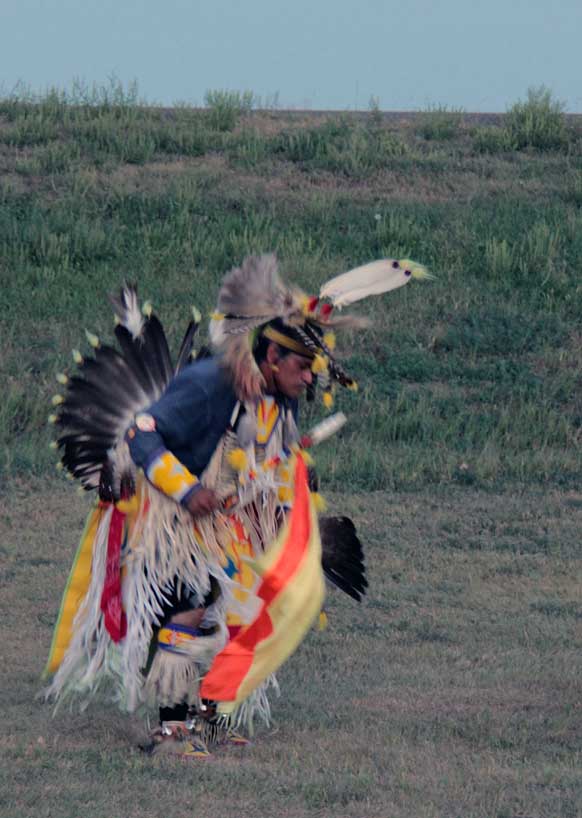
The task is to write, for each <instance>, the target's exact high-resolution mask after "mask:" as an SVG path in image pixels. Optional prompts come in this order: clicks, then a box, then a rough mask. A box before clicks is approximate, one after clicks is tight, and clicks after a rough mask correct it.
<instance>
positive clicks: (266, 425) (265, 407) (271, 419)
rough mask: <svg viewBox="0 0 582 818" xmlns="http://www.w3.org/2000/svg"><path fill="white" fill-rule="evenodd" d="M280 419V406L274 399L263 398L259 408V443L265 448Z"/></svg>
mask: <svg viewBox="0 0 582 818" xmlns="http://www.w3.org/2000/svg"><path fill="white" fill-rule="evenodd" d="M278 419H279V405H278V403H277V402H276V401H275V398H273V397H266V398H263V399H262V400H261V401H260V403H259V405H258V407H257V443H259V444H260V445H262V446H265V445H266V444H267V443H268V442H269V440H270V437H271V435H272V434H273V430H274V428H275V425H276V423H277V420H278Z"/></svg>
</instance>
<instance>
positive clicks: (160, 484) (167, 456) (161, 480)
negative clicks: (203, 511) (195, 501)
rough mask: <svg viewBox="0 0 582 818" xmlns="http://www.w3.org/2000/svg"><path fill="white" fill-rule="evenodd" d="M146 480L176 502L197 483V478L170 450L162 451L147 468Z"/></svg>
mask: <svg viewBox="0 0 582 818" xmlns="http://www.w3.org/2000/svg"><path fill="white" fill-rule="evenodd" d="M147 476H148V480H149V481H150V482H151V483H153V485H154V486H155V487H156V488H157V489H159V490H160V491H162V492H163V493H164V494H167V495H168V497H171V498H172V499H173V500H176V502H178V503H179V502H180V500H182V498H183V497H185V496H186V494H187V493H188V492H189V491H190V489H191V488H192V486H195V485H196V484H197V483H198V478H197V477H195V476H194V475H193V474H191V473H190V472H189V471H188V469H187V468H186V466H184V465H182V463H180V461H179V460H178V458H177V457H176V456H175V455H173V454H172V452H168V451H166V452H162V454H160V456H159V457H157V458H156V459H155V460H154V461H153V463H151V464H150V465H149V466H148V469H147Z"/></svg>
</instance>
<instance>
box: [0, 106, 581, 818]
mask: <svg viewBox="0 0 582 818" xmlns="http://www.w3.org/2000/svg"><path fill="white" fill-rule="evenodd" d="M324 120H325V118H324ZM220 124H221V123H220V122H217V121H215V122H214V123H212V122H211V121H209V119H208V117H205V115H204V114H203V113H201V112H192V111H189V110H183V111H176V112H155V111H145V110H143V109H139V108H137V107H136V106H134V105H127V104H123V103H122V104H118V105H114V106H107V105H104V106H102V107H101V108H95V107H93V108H90V109H83V108H76V109H72V108H71V107H70V106H64V105H62V104H59V103H58V101H55V100H52V101H51V100H47V101H46V102H45V104H44V105H43V106H41V107H40V108H38V107H35V108H31V107H30V106H26V105H23V104H14V103H7V104H4V106H3V107H2V109H1V117H0V170H1V171H2V173H1V179H2V181H1V182H0V279H1V280H0V297H1V299H2V310H1V311H0V339H1V343H2V356H1V359H0V379H1V381H2V384H3V385H4V387H5V390H4V394H3V401H2V403H1V405H0V467H1V469H2V477H1V480H2V483H0V485H1V489H0V491H1V492H2V496H1V497H0V501H1V502H2V510H1V512H0V557H1V565H2V574H1V579H2V583H3V587H2V595H1V600H2V601H1V605H2V620H1V621H2V626H3V629H4V631H3V644H4V646H5V651H6V661H5V663H4V665H3V668H2V670H1V673H2V683H1V689H2V699H3V703H4V705H5V707H4V710H5V712H6V714H7V715H6V716H5V730H4V735H3V738H2V740H1V741H2V746H3V750H5V751H6V758H7V762H6V763H5V764H4V765H3V769H2V776H3V778H2V793H1V795H2V798H3V804H2V806H1V807H0V813H1V814H5V815H10V816H14V818H19V816H23V818H24V816H29V815H32V814H34V815H39V816H42V815H47V816H48V815H51V816H61V815H62V816H67V817H68V818H69V817H70V816H75V815H83V816H89V818H90V816H99V818H101V816H103V817H104V816H108V818H110V817H111V816H117V815H120V814H129V815H132V816H151V815H161V814H163V815H165V816H167V817H168V818H173V817H174V816H176V818H177V816H183V815H184V814H191V813H195V814H196V815H199V816H202V817H203V816H205V815H209V816H210V815H216V814H221V815H224V816H230V815H235V814H236V815H240V814H253V815H262V814H264V815H272V814H276V815H281V816H283V815H285V816H305V815H309V814H320V815H323V816H327V815H330V814H333V815H336V816H344V815H345V816H348V815H353V816H356V815H357V816H363V815H365V816H387V815H390V816H419V815H422V816H425V815H426V816H445V815H446V816H457V815H458V816H463V818H467V817H468V816H483V818H485V817H486V818H490V816H499V818H501V816H516V815H528V816H540V817H541V816H547V815H550V814H551V815H555V816H562V815H563V816H573V815H576V814H577V810H578V806H577V805H579V803H580V801H581V799H582V792H581V790H580V779H579V775H578V770H579V767H580V758H581V753H582V746H581V745H580V735H581V732H580V709H579V700H580V683H579V678H580V669H581V668H580V658H579V656H580V647H581V644H580V643H581V639H582V635H581V633H580V618H581V617H582V600H581V598H580V590H579V584H578V582H577V577H579V575H580V550H579V536H578V532H579V530H580V523H581V522H582V521H581V520H580V508H581V503H580V500H579V497H578V496H577V495H576V494H575V493H574V492H573V491H572V488H573V487H576V485H577V484H578V481H579V477H580V465H579V456H578V453H577V451H576V445H577V439H578V429H579V425H580V417H581V416H582V413H581V407H580V400H581V395H580V388H579V383H578V358H579V352H580V345H581V343H580V338H581V334H580V330H581V328H580V318H579V316H580V300H581V298H582V292H581V290H580V286H579V284H578V281H577V276H576V271H577V270H578V267H579V264H580V258H581V257H582V239H581V237H582V231H581V230H580V227H581V226H582V216H581V215H580V205H581V204H582V160H581V158H580V154H579V149H578V146H579V137H578V136H577V135H574V136H572V138H571V140H570V145H569V148H568V150H560V151H553V152H546V153H536V152H527V151H525V152H523V151H522V152H516V151H511V150H509V151H506V152H504V151H503V150H502V148H503V144H502V140H500V139H499V133H498V131H495V132H493V131H491V132H486V133H484V132H482V131H479V132H477V133H474V132H473V131H472V129H471V126H470V125H462V124H461V125H460V126H459V123H458V122H456V123H454V124H453V127H452V129H450V128H449V130H448V131H447V129H446V128H443V127H441V125H442V122H441V123H440V124H439V121H438V118H437V119H435V118H434V117H433V119H432V120H431V121H429V122H428V123H427V122H424V123H421V125H422V127H419V124H418V123H415V122H414V121H410V122H402V123H395V122H393V121H388V122H386V123H382V122H380V121H379V118H378V117H375V116H374V115H371V116H370V117H369V118H368V119H367V120H365V121H363V122H359V123H355V122H353V121H350V120H345V119H344V120H342V119H339V120H338V118H337V117H334V118H333V119H332V121H330V122H329V123H327V124H325V122H324V123H323V127H322V128H321V127H319V126H321V125H322V122H321V120H318V122H317V123H314V122H310V121H309V120H306V121H297V117H292V118H291V117H289V118H287V117H286V116H285V115H283V114H277V115H269V114H262V115H259V114H253V115H251V116H250V117H249V118H247V119H246V120H244V121H243V122H242V123H241V124H240V125H239V126H238V127H237V128H236V129H235V130H234V131H226V132H224V131H219V130H216V126H217V125H220ZM445 124H446V123H445ZM316 125H317V126H318V127H316ZM211 126H212V127H211ZM419 131H420V132H421V134H423V135H419V133H418V132H419ZM427 137H428V138H427ZM484 150H489V151H494V152H493V153H485V154H484V153H483V151H484ZM272 249H275V250H276V251H277V252H278V253H279V256H280V259H281V263H282V267H283V270H284V272H285V273H286V274H288V275H292V276H294V277H295V278H296V280H297V281H298V282H299V283H300V284H302V285H304V286H305V287H306V288H308V289H310V290H315V289H316V288H317V285H318V283H319V282H320V281H322V280H324V279H325V278H326V277H327V276H329V275H331V274H333V273H335V272H338V271H341V270H344V269H347V268H349V267H351V266H354V265H356V264H358V263H360V262H364V261H367V260H369V259H371V258H376V257H378V256H380V255H396V256H399V257H402V256H405V255H409V256H412V257H413V258H417V259H418V260H420V261H423V262H425V263H428V264H429V265H430V266H431V267H432V268H433V270H434V271H435V272H436V273H437V275H438V279H437V280H436V282H433V283H431V284H426V285H424V286H420V285H418V286H414V285H411V286H410V287H408V288H406V289H405V290H404V291H401V292H398V293H396V294H393V295H391V296H386V297H385V298H382V299H378V300H377V301H376V302H374V303H370V304H369V305H365V306H364V307H363V308H362V311H364V312H369V313H370V314H371V315H372V317H373V318H374V319H375V321H376V328H375V329H374V331H373V332H371V333H370V334H368V335H367V336H366V340H365V343H364V344H362V340H361V337H358V338H357V339H356V338H344V339H343V341H340V343H341V347H342V349H343V350H345V355H346V359H347V364H348V365H349V367H350V369H351V370H352V371H353V372H354V374H357V376H358V377H359V379H360V383H361V392H360V395H358V396H356V397H354V396H352V395H351V394H350V395H346V396H342V397H341V398H340V405H341V407H342V408H344V409H346V411H347V412H348V414H349V416H350V425H349V427H347V431H346V432H345V434H344V437H343V439H342V441H341V444H340V443H339V442H338V441H336V443H335V444H333V445H329V446H328V448H327V450H325V451H322V453H321V454H320V455H318V460H319V465H320V468H321V470H322V472H323V479H324V485H325V486H327V487H329V486H334V487H335V488H336V489H339V491H340V492H341V494H337V495H335V496H333V495H332V497H331V499H332V503H333V505H334V507H335V508H337V509H338V510H346V511H351V513H352V514H353V516H354V518H355V519H356V522H357V523H358V526H359V528H360V529H361V532H362V535H363V538H364V540H365V541H366V543H367V554H368V562H369V565H370V574H371V588H370V594H369V597H368V600H367V602H366V603H365V604H364V605H363V606H362V607H361V608H356V607H355V606H353V605H351V604H350V602H349V601H345V602H344V600H343V599H341V598H340V597H339V596H337V595H333V596H332V597H331V601H330V619H331V625H330V629H329V630H328V632H327V633H326V634H323V635H317V634H313V635H311V636H310V638H309V639H308V640H307V642H306V643H305V644H304V645H303V646H302V647H301V649H300V651H299V652H298V654H297V656H296V657H294V659H293V660H292V661H291V662H290V663H289V664H288V665H287V666H286V668H285V669H284V671H283V673H282V682H283V686H284V693H285V696H284V698H283V699H282V700H281V701H280V702H279V703H278V704H277V705H276V711H275V712H276V718H277V721H278V732H275V733H274V734H272V735H269V736H265V737H264V738H263V739H262V740H261V741H259V742H257V744H256V745H255V746H254V747H253V748H252V749H251V750H250V751H248V752H247V753H246V755H245V756H244V759H245V760H244V763H241V760H242V759H241V758H240V756H239V755H237V754H236V753H232V752H231V753H230V754H229V753H226V754H224V755H223V756H222V757H220V758H217V759H216V760H214V761H213V762H212V763H211V764H210V765H207V766H205V767H204V769H203V771H202V772H201V771H200V769H199V768H195V769H193V770H191V769H190V768H188V767H184V766H183V765H179V767H177V766H176V764H175V763H174V762H171V761H165V760H159V761H155V762H154V763H152V762H150V761H147V760H144V759H143V758H141V757H140V756H139V755H138V754H137V753H135V752H131V751H128V749H127V748H128V744H130V745H131V744H135V742H136V740H137V734H138V732H139V730H140V726H139V724H137V723H136V722H135V721H131V720H128V719H120V718H117V717H116V716H115V715H114V714H113V713H112V712H109V710H108V709H107V708H106V707H104V706H102V705H96V706H94V707H92V708H91V710H90V711H88V713H87V714H86V715H69V714H68V713H63V714H62V715H61V716H59V717H58V718H57V719H56V720H55V721H51V719H50V713H49V712H48V710H47V709H46V708H44V707H42V706H41V705H39V704H38V703H35V701H34V695H35V693H36V690H37V689H38V675H39V673H40V670H41V667H42V663H43V661H44V655H45V654H46V651H47V650H48V645H49V642H50V633H51V628H52V624H53V622H54V619H55V614H56V611H57V607H58V599H59V596H60V593H61V591H62V588H63V586H64V582H65V574H66V571H67V569H68V566H69V564H70V559H71V554H72V552H73V549H74V545H75V542H76V540H77V537H78V533H79V531H80V529H81V525H82V517H83V513H84V507H82V506H80V505H79V501H78V499H77V498H76V497H75V495H74V492H72V491H71V489H70V488H68V487H67V486H66V485H65V484H63V483H61V481H60V479H57V478H55V477H52V474H53V472H52V457H53V455H52V453H51V452H50V451H49V449H48V446H47V443H48V439H49V434H48V431H47V429H46V414H47V405H48V403H49V400H50V396H51V395H52V394H53V393H54V391H56V384H55V382H54V375H55V373H56V372H58V371H59V370H61V369H63V368H64V367H65V366H68V363H69V361H70V353H69V351H70V349H71V348H73V347H76V346H79V345H80V343H82V342H81V338H82V329H83V328H84V327H87V328H89V329H92V330H97V331H98V332H99V333H100V334H102V335H104V336H107V334H108V333H109V331H110V328H111V315H110V309H109V307H108V306H107V304H106V302H105V299H104V294H105V293H106V292H107V291H109V290H111V289H114V288H115V287H116V286H118V284H119V283H120V281H121V280H123V278H125V277H128V278H130V279H131V278H135V279H137V280H138V282H139V285H140V291H141V293H142V294H143V295H144V297H150V298H151V299H152V300H153V301H154V303H155V305H156V307H157V308H159V311H160V313H161V315H162V317H163V318H164V319H165V320H166V323H167V325H168V327H169V328H170V331H171V334H172V337H173V339H174V340H175V341H177V340H178V337H179V334H180V327H181V326H182V325H183V324H184V323H185V321H186V320H187V313H188V307H189V304H190V303H192V302H195V303H196V304H197V305H198V306H199V307H200V308H201V309H204V310H209V309H210V308H211V307H212V301H213V298H214V297H215V292H216V285H217V282H218V281H219V280H220V277H221V275H222V274H223V273H224V271H225V270H226V269H227V268H228V267H229V266H230V265H231V264H233V263H236V262H237V261H239V260H240V258H241V257H242V256H243V255H244V254H245V253H247V252H255V251H263V250H272ZM85 348H86V346H85ZM6 385H7V388H6ZM334 448H335V451H334ZM5 481H9V484H7V482H5ZM346 484H347V485H348V486H349V487H350V490H349V491H348V492H346V491H345V489H346ZM352 487H356V489H358V491H359V492H361V491H362V490H365V491H368V492H370V490H372V491H371V493H368V494H363V493H358V494H356V495H355V496H351V493H352ZM402 489H415V490H416V493H414V494H411V493H402ZM16 633H17V635H18V638H17V639H15V634H16ZM176 774H178V776H179V779H178V780H176V777H177V776H176ZM215 793H216V794H215ZM216 799H218V803H217V802H216ZM128 802H129V803H130V804H131V807H130V808H129V809H128V807H127V804H128ZM194 802H196V807H194V806H193V804H194Z"/></svg>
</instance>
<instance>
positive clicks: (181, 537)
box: [46, 410, 283, 732]
mask: <svg viewBox="0 0 582 818" xmlns="http://www.w3.org/2000/svg"><path fill="white" fill-rule="evenodd" d="M247 411H248V410H247ZM282 431H283V424H282V423H281V422H280V423H279V424H278V429H277V431H276V433H275V434H274V435H273V436H272V439H271V440H270V441H269V444H268V446H267V448H266V451H262V452H261V453H260V461H263V460H264V459H269V458H271V457H273V456H275V455H277V454H280V452H281V447H282ZM231 437H234V436H231ZM234 440H235V444H236V438H234ZM232 445H233V442H232V440H230V438H229V436H228V435H225V436H224V437H223V439H222V441H221V443H220V444H219V446H218V448H217V450H216V452H215V454H214V456H213V457H212V459H211V462H210V464H209V466H208V467H207V469H206V471H205V473H204V475H203V478H202V482H203V483H204V485H207V486H210V487H213V488H214V487H219V486H220V487H224V488H225V489H228V491H232V487H233V485H235V486H236V485H238V483H237V480H235V475H234V473H233V472H232V469H231V468H230V466H228V464H227V461H226V454H227V452H228V450H229V448H232ZM236 445H238V444H236ZM248 452H249V455H250V457H251V462H252V463H253V464H255V465H256V460H255V448H254V446H251V447H249V450H248ZM120 455H121V457H123V455H122V454H121V452H120ZM271 484H272V485H271ZM239 500H240V503H239V506H238V507H237V511H236V513H237V515H238V516H239V518H240V519H241V522H242V523H243V526H244V527H245V529H246V531H247V533H248V536H249V538H250V541H251V543H252V545H253V549H254V551H255V553H256V555H257V556H258V555H260V554H261V553H263V551H264V550H265V548H266V547H268V546H269V545H270V544H271V543H273V542H274V540H275V538H276V536H277V529H278V518H277V507H278V501H277V485H276V483H275V477H274V470H271V471H270V472H269V473H266V474H265V477H264V479H263V480H262V482H260V483H259V484H258V485H256V486H251V487H248V486H247V487H244V488H242V487H241V488H240V490H239ZM146 507H147V512H146V511H145V508H146ZM112 513H113V507H111V508H109V509H107V511H106V512H105V513H104V515H103V519H102V520H101V522H100V524H99V527H98V529H97V532H96V536H95V541H94V545H93V554H92V569H91V582H90V586H89V590H88V592H87V594H86V596H85V598H84V600H83V602H82V603H81V606H80V608H79V611H78V613H77V615H76V617H75V621H74V625H73V637H72V639H71V643H70V645H69V648H68V650H67V652H66V654H65V657H64V659H63V662H62V663H61V666H60V667H59V669H58V670H57V672H56V674H55V676H54V677H53V679H52V682H51V684H50V686H49V687H48V689H47V691H46V695H47V696H50V697H53V698H55V699H56V700H57V704H58V702H59V701H61V700H63V699H65V698H66V697H67V696H68V695H69V694H71V693H76V694H80V695H81V697H83V698H84V705H85V706H86V704H87V703H88V701H89V700H90V699H91V697H92V696H94V695H95V693H97V691H98V690H100V689H101V687H103V686H104V685H105V683H106V682H111V681H112V682H113V687H114V694H115V698H116V700H117V701H118V703H119V705H120V707H121V708H122V709H125V710H128V711H130V712H131V711H135V710H136V709H137V708H138V707H140V706H141V705H143V704H144V703H146V702H147V701H148V700H151V699H152V698H154V697H155V698H156V699H157V702H158V704H159V703H161V704H167V705H171V704H174V703H176V702H179V701H188V702H189V703H194V702H195V701H196V699H197V695H198V687H199V682H200V675H201V673H203V672H205V671H206V669H207V668H208V666H209V665H210V663H211V661H212V659H213V658H214V656H215V655H216V653H217V652H218V651H219V650H221V649H222V647H223V645H224V644H225V643H226V641H227V639H228V631H227V628H226V624H225V621H226V612H227V610H230V611H232V612H236V613H238V615H239V616H241V618H242V620H243V622H245V623H250V622H251V621H252V620H253V619H254V617H255V615H256V613H257V610H258V607H259V606H260V604H261V602H260V600H259V599H258V598H257V597H256V596H255V595H253V593H252V589H251V591H250V593H249V594H248V597H247V599H246V601H245V602H244V603H241V602H239V601H237V600H235V598H234V595H233V589H234V588H235V587H236V585H235V583H234V582H233V581H232V580H230V579H229V578H228V577H227V576H226V574H225V573H224V570H223V567H222V559H223V547H224V545H225V544H226V542H227V541H228V540H229V539H230V537H231V536H232V533H231V528H230V526H229V522H228V519H227V518H225V517H223V516H222V515H220V514H213V515H211V516H207V517H202V518H199V519H197V520H196V523H195V524H194V521H193V520H192V517H191V516H190V514H189V512H187V511H186V510H185V509H183V508H182V507H181V506H179V505H177V504H176V503H175V502H174V501H173V500H171V499H169V498H167V497H166V496H165V495H163V494H161V493H160V492H158V491H157V490H156V489H154V488H153V487H152V486H151V485H150V484H149V483H147V482H146V481H145V480H144V481H143V485H142V490H141V492H140V510H139V513H138V515H137V517H136V520H135V523H134V525H133V527H132V529H131V530H130V531H129V536H128V541H127V543H126V546H125V548H124V551H123V553H122V566H123V571H124V575H123V586H122V587H123V607H124V610H125V611H126V616H127V634H126V636H125V638H124V639H123V640H122V641H121V642H120V643H119V644H115V643H113V642H112V641H111V639H110V637H109V634H108V632H107V631H106V629H105V627H104V622H103V615H102V613H101V609H100V603H101V594H102V590H103V585H104V581H105V569H106V559H107V540H108V533H109V525H110V521H111V515H112ZM211 577H213V578H214V579H215V580H216V581H217V582H218V584H219V587H220V590H221V595H220V597H219V599H218V600H217V601H216V602H215V603H213V604H212V605H211V606H209V608H208V609H207V610H206V613H205V616H204V620H203V623H202V624H203V627H211V626H212V625H217V626H218V627H219V631H218V633H217V634H216V638H215V637H212V641H213V645H212V646H211V643H210V642H208V643H207V644H206V647H207V648H208V650H206V648H203V647H202V642H203V639H205V637H202V638H200V639H197V640H195V642H193V645H197V644H198V643H200V645H199V648H200V649H201V650H202V651H203V655H197V656H191V657H181V656H177V655H175V654H172V653H170V652H167V651H161V650H158V651H157V653H156V656H155V657H154V660H153V663H152V667H151V668H150V671H149V674H148V678H147V680H144V675H143V674H144V668H145V667H146V665H147V661H148V656H149V651H150V645H151V640H152V635H153V631H154V628H155V627H157V626H159V625H160V619H161V616H162V612H163V607H162V606H163V603H164V601H165V599H166V595H168V594H170V593H171V592H172V590H176V591H179V588H175V583H176V582H177V583H178V585H179V586H180V587H182V588H183V589H185V590H187V591H188V592H189V593H190V594H192V595H193V596H196V597H198V598H199V599H203V598H204V596H206V594H207V593H208V592H209V590H210V578H211ZM259 582H260V578H259V577H257V580H256V585H258V584H259ZM193 649H194V651H196V648H193ZM184 658H185V659H186V661H183V659H184ZM270 689H273V690H274V691H275V692H276V693H277V694H278V692H279V686H278V684H277V680H276V678H275V676H274V675H273V676H271V677H269V679H267V680H266V681H265V682H264V683H263V684H262V685H261V686H260V687H259V688H258V689H257V690H255V691H254V692H253V693H252V694H251V696H249V698H248V699H247V700H246V701H245V702H244V703H243V704H242V705H241V706H240V707H239V708H238V709H237V711H236V713H235V716H234V724H235V725H237V726H241V727H245V728H246V729H247V730H248V731H249V732H252V725H253V721H254V719H255V718H259V719H261V720H262V721H263V722H265V724H269V723H270V716H271V708H270V704H269V699H268V695H267V691H268V690H270Z"/></svg>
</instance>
